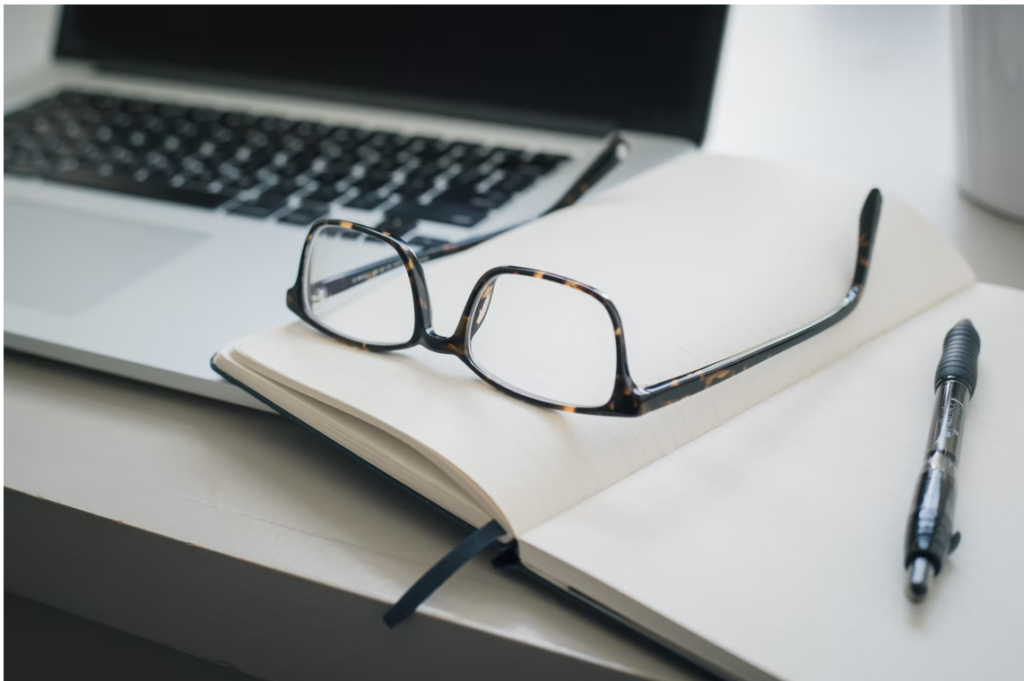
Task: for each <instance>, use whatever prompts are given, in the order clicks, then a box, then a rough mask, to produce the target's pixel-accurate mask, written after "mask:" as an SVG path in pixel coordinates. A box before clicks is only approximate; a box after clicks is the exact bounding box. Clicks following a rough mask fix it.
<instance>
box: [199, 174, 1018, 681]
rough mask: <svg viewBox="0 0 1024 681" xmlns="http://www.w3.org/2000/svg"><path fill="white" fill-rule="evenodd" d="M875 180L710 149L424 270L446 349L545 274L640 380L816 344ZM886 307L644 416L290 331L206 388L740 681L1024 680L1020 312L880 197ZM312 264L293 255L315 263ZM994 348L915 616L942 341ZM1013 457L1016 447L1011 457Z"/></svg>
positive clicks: (235, 362)
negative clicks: (583, 299)
mask: <svg viewBox="0 0 1024 681" xmlns="http://www.w3.org/2000/svg"><path fill="white" fill-rule="evenodd" d="M870 188H871V187H870V185H869V184H867V183H864V182H860V181H857V180H854V179H850V178H847V177H842V176H834V175H828V174H823V173H820V172H815V171H811V170H806V169H792V168H782V167H779V166H775V165H772V164H768V163H763V162H758V161H751V160H744V159H737V158H727V157H715V156H704V155H690V156H687V157H684V158H681V159H679V160H677V161H674V162H672V163H669V164H667V165H664V166H662V167H660V168H659V169H656V170H655V171H653V172H650V173H647V174H645V175H643V176H640V177H638V178H635V179H634V180H632V181H630V182H628V183H626V184H623V185H621V186H620V187H617V188H615V189H613V190H610V191H607V192H604V193H602V194H600V195H598V196H595V197H594V198H593V199H592V200H589V201H587V202H584V203H582V204H580V205H577V206H575V207H573V208H570V209H566V210H563V211H559V212H557V213H554V214H552V215H550V216H548V217H545V218H543V219H541V220H539V221H537V222H535V223H533V224H531V225H528V226H525V227H522V228H520V229H517V230H514V231H512V232H510V233H507V234H505V235H503V236H501V237H498V238H496V239H494V240H491V241H489V242H487V243H485V244H483V245H481V246H478V247H477V248H475V249H472V250H469V251H466V252H465V253H461V254H458V255H455V256H451V257H449V258H445V259H441V260H437V261H434V262H431V263H428V264H427V265H425V270H426V275H427V283H428V285H429V287H430V293H431V299H432V302H433V305H434V307H435V314H434V316H435V319H434V322H435V327H436V328H437V330H438V331H439V332H440V333H442V334H447V333H450V332H451V331H452V330H453V329H454V328H455V325H456V324H457V322H458V320H459V316H460V314H461V307H462V305H463V304H464V303H465V300H466V297H467V295H468V292H469V290H470V288H471V287H472V285H473V283H474V282H475V281H476V280H477V278H479V276H480V275H481V274H482V273H483V272H484V271H486V270H487V269H489V268H490V267H493V266H496V265H520V266H524V267H531V268H536V269H543V270H549V271H552V272H556V273H558V274H562V275H565V276H568V277H571V278H573V279H576V280H578V281H582V282H585V283H587V284H590V285H592V286H594V287H596V288H598V289H600V290H602V291H603V292H605V293H606V294H608V295H609V296H610V297H611V298H612V300H614V301H615V303H616V305H617V306H618V309H619V311H620V313H621V315H622V318H623V330H624V333H625V336H626V339H627V346H628V348H629V359H630V364H631V368H632V370H633V374H634V377H635V378H636V379H637V380H638V381H640V382H655V381H659V380H663V379H665V378H667V377H671V376H676V375H679V374H681V373H684V372H686V371H688V370H691V369H695V368H699V367H701V366H704V365H706V364H709V363H710V362H713V361H716V360H718V359H721V358H723V357H726V356H728V355H731V354H733V353H736V352H739V351H742V350H745V349H746V348H748V347H750V346H752V345H755V344H757V343H760V342H762V341H765V340H767V339H769V338H772V337H775V336H777V335H779V334H782V333H785V332H787V331H790V330H792V329H794V328H797V327H799V326H801V325H803V324H805V323H807V322H809V321H810V320H812V319H815V318H817V317H818V316H820V315H821V314H823V313H825V312H827V311H829V310H831V309H832V308H833V307H834V306H835V305H836V303H837V302H838V301H839V299H841V298H842V296H843V295H844V293H845V292H846V289H847V287H848V286H849V282H850V280H851V278H852V274H853V268H854V254H855V253H856V249H857V220H858V216H859V211H860V208H861V204H862V203H863V201H864V198H865V196H866V195H867V193H868V191H869V189H870ZM882 191H883V195H884V203H883V207H882V214H881V219H880V222H879V227H878V235H877V241H876V245H875V249H874V254H873V258H872V263H871V272H870V275H869V279H868V284H867V288H866V292H865V294H864V297H863V300H862V302H861V303H860V305H859V307H858V308H857V309H856V310H855V311H854V312H853V314H852V315H850V316H849V317H848V318H847V319H845V320H843V321H842V322H840V323H839V324H837V325H836V326H834V327H833V328H831V329H829V330H827V331H825V332H824V333H822V334H821V335H819V336H816V337H814V338H812V339H810V340H809V341H807V342H805V343H802V344H800V345H798V346H796V347H795V348H793V349H791V350H787V351H785V352H784V353H782V354H780V355H778V356H776V357H773V358H771V359H770V360H768V361H767V362H765V363H763V364H761V365H758V366H756V367H754V368H752V369H750V370H749V371H746V372H744V373H742V374H739V375H737V376H736V377H734V378H732V379H730V380H728V381H725V382H723V383H721V384H720V385H717V386H714V387H712V388H711V389H709V390H706V391H704V392H701V393H698V394H697V395H695V396H693V397H690V398H688V399H686V400H683V401H681V402H679V403H677V404H674V405H671V406H669V407H667V408H664V409H661V410H659V411H656V412H652V413H650V414H647V415H645V416H641V417H638V418H612V417H602V416H584V415H580V414H572V413H566V412H561V411H554V410H545V409H542V408H538V407H534V406H531V405H529V404H526V403H525V402H521V401H518V400H515V399H512V398H509V397H507V396H505V395H503V394H501V393H500V392H498V391H497V390H495V389H493V388H491V387H490V386H488V385H487V384H485V383H484V382H482V381H481V380H480V379H478V378H477V377H476V376H475V375H474V374H473V373H472V372H471V371H470V370H469V369H468V368H466V367H464V366H463V365H462V364H461V363H460V362H459V361H457V360H456V359H455V358H453V357H448V356H442V355H437V354H433V353H429V352H427V351H425V350H423V349H413V350H403V351H399V352H394V353H388V354H375V353H369V352H364V351H361V350H359V349H356V348H351V347H347V346H344V345H342V344H340V343H338V342H336V341H333V340H331V339H329V338H327V337H325V336H323V335H321V334H320V333H318V332H317V331H315V330H312V329H310V328H309V327H307V326H305V325H303V324H302V323H299V322H296V323H294V324H290V325H287V326H284V327H281V328H276V329H271V330H268V331H266V332H263V333H260V334H258V335H256V336H253V337H250V338H245V339H241V340H239V341H237V342H235V343H233V344H231V345H230V346H228V347H226V348H224V349H222V350H221V351H220V352H219V353H218V354H217V355H216V356H215V357H214V367H215V368H216V369H217V370H218V371H220V372H221V373H222V374H223V375H225V376H226V377H228V378H229V379H230V380H233V381H235V382H237V383H238V384H240V385H242V386H244V387H246V388H247V389H249V390H250V391H252V392H253V393H255V394H256V395H258V396H260V397H262V398H263V399H264V400H266V401H267V402H268V403H270V404H271V405H273V406H275V407H276V408H278V409H279V410H281V411H282V412H284V413H286V414H289V415H291V416H293V417H295V418H297V419H298V420H300V421H302V422H304V423H305V424H307V425H308V426H310V427H311V428H313V429H315V430H317V431H319V432H321V433H323V434H324V435H326V436H327V437H329V438H331V439H332V440H334V441H335V442H337V443H338V444H339V445H340V446H341V447H342V448H344V449H345V450H347V451H348V452H350V453H353V454H355V455H356V456H358V457H361V458H362V459H363V460H365V461H366V462H368V463H369V464H371V465H372V466H374V467H376V468H378V469H379V470H380V471H382V472H384V473H385V474H386V475H388V476H390V477H392V478H393V479H394V480H396V481H397V482H399V483H400V484H402V485H404V486H406V487H407V488H409V489H410V490H412V491H414V492H415V493H418V494H419V495H421V496H422V497H424V498H426V499H427V500H429V501H431V502H432V503H433V504H436V505H437V506H439V507H440V508H442V509H444V510H445V511H447V512H448V513H450V514H451V515H453V516H455V517H456V518H458V519H461V520H463V521H465V522H466V523H468V524H469V525H472V526H474V527H481V526H483V525H485V524H487V523H488V522H489V521H491V520H497V521H498V522H499V523H500V524H501V526H502V527H503V528H505V530H507V531H508V535H507V536H506V537H505V540H506V541H509V542H511V544H510V545H511V546H513V547H514V550H515V551H516V552H517V555H518V559H519V561H520V563H521V566H522V567H524V568H526V569H527V570H529V571H530V572H531V573H533V574H534V575H535V576H539V577H540V578H542V579H544V580H546V581H548V582H550V583H551V584H553V585H555V586H556V587H558V588H559V589H562V590H565V591H567V592H570V593H572V594H574V595H575V596H576V597H578V598H581V599H583V600H584V601H586V602H587V603H590V604H591V605H593V606H594V607H597V608H599V609H601V610H603V611H604V612H605V613H608V614H612V615H613V616H614V617H616V618H618V619H619V620H620V621H622V622H625V623H627V624H628V625H629V626H631V627H633V628H635V629H636V630H638V631H641V632H643V633H644V634H646V635H647V636H650V637H651V638H653V639H656V640H657V641H659V642H660V643H662V644H664V645H665V646H668V647H669V648H671V649H673V650H676V651H678V652H680V653H682V654H683V655H684V656H685V657H687V658H688V659H690V660H694V661H696V662H698V663H699V664H700V665H701V666H703V667H705V668H707V669H709V670H711V671H713V672H714V673H716V674H719V675H721V676H725V677H727V678H738V679H761V678H779V679H794V680H800V681H802V680H810V679H815V680H818V679H863V678H874V679H903V678H906V677H907V676H908V675H919V676H922V677H924V676H925V675H927V676H929V677H930V678H949V679H953V678H963V677H965V676H968V675H972V676H981V675H983V674H985V673H986V672H993V673H995V672H998V673H999V674H1000V675H1004V676H1005V675H1006V672H1007V671H1014V672H1016V673H1018V674H1020V673H1024V661H1022V659H1021V658H1020V657H1019V655H1017V654H1016V650H1015V646H1014V641H1013V640H1012V639H1013V638H1014V632H1015V631H1018V627H1019V622H1020V621H1022V616H1024V589H1022V588H1021V587H1019V586H1018V581H1017V580H1016V579H1015V577H1016V575H1015V574H1012V573H1011V570H1014V569H1015V565H1019V564H1020V563H1021V561H1022V559H1024V549H1022V548H1020V547H1019V546H1017V547H1015V546H1013V545H1012V544H1007V542H1006V541H1005V538H1006V537H1007V536H1017V535H1019V533H1020V531H1021V530H1020V528H1022V527H1024V504H1022V503H1021V502H1020V500H1018V499H1014V498H1012V496H1011V492H1012V489H1013V481H1014V480H1015V479H1020V476H1024V456H1021V455H1020V453H1019V452H1017V454H1018V456H1016V457H1014V453H1015V452H1013V451H1011V447H1012V446H1017V442H1018V440H1019V438H1014V437H1012V436H1011V432H1010V429H1011V428H1012V427H1014V426H1015V423H1014V417H1017V418H1018V419H1019V417H1020V415H1022V414H1024V391H1022V390H1020V388H1019V387H1018V384H1019V383H1020V382H1021V381H1024V353H1021V352H1020V349H1021V348H1024V292H1020V291H1015V290H1011V289H1005V288H1000V287H995V286H988V285H982V284H976V283H975V282H974V276H973V274H972V272H971V270H970V269H969V267H968V266H967V265H966V263H965V262H964V261H963V259H962V258H961V257H960V256H959V255H958V254H957V253H956V251H955V250H954V249H953V248H952V246H951V245H950V244H948V243H947V242H946V241H945V240H944V239H943V238H942V237H941V236H940V235H939V234H938V233H937V232H936V230H935V229H934V228H933V227H932V226H931V225H929V224H928V223H927V222H926V221H925V220H923V218H921V216H919V215H918V214H917V213H915V212H914V211H913V210H912V209H911V208H909V207H908V206H906V205H905V204H903V203H901V202H900V201H899V199H898V198H896V197H894V196H891V195H888V194H886V193H885V188H884V187H883V188H882ZM297 256H298V254H296V257H297ZM964 317H970V318H971V319H972V320H973V322H974V325H975V327H976V328H977V329H978V331H979V333H980V335H981V338H982V353H981V357H980V377H979V381H978V389H977V397H976V399H975V400H974V403H973V404H972V405H971V409H970V413H969V415H968V422H967V433H966V435H965V443H964V447H963V457H964V463H963V465H962V467H961V481H962V482H961V491H960V499H961V502H960V510H959V514H958V518H957V521H958V524H959V525H960V527H959V529H961V530H962V532H963V535H964V541H963V544H962V545H961V548H960V549H959V550H958V552H957V553H956V554H955V555H954V556H953V558H952V559H951V560H950V562H949V564H948V565H947V567H946V569H944V570H943V575H942V577H941V578H940V579H939V580H938V584H937V586H936V591H937V593H935V594H934V598H932V599H931V600H930V601H929V602H928V603H926V604H924V605H919V606H912V605H911V604H909V603H908V602H907V601H906V599H905V598H904V596H903V592H902V589H903V580H904V574H903V570H902V541H903V531H904V526H905V522H906V518H907V513H908V509H909V504H910V496H911V493H912V491H913V486H914V483H915V481H916V476H917V473H918V471H919V468H920V464H921V459H922V457H923V454H924V452H923V451H922V448H923V445H924V440H925V436H926V430H927V427H928V420H929V418H930V415H931V407H932V400H933V393H932V379H933V375H934V371H935V365H936V363H937V361H938V357H939V355H940V353H941V345H942V339H943V336H944V334H945V332H946V330H948V329H949V328H950V327H951V326H952V325H953V324H954V323H955V322H956V321H958V320H960V319H962V318H964ZM1011 443H1012V444H1011Z"/></svg>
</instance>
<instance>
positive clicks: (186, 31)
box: [57, 6, 725, 143]
mask: <svg viewBox="0 0 1024 681" xmlns="http://www.w3.org/2000/svg"><path fill="white" fill-rule="evenodd" d="M724 23H725V8H724V7H707V6H694V7H635V8H633V7H469V6H465V7H458V6H456V7H452V6H448V7H426V6H419V7H388V6H356V7H353V6H348V7H344V6H343V7H338V6H319V7H309V6H306V7H271V6H263V7H253V6H247V7H246V6H236V7H216V6H177V7H160V6H136V7H130V6H106V7H83V6H74V7H68V8H65V10H64V15H63V20H62V23H61V28H60V34H59V38H58V45H57V55H58V56H60V57H72V58H80V59H87V60H91V61H95V62H97V63H98V64H99V65H100V66H106V67H109V68H115V69H121V70H124V69H129V70H134V71H142V72H150V73H164V74H167V75H174V76H179V77H180V76H187V77H190V78H194V79H203V80H215V81H218V82H234V83H237V84H242V85H250V86H254V85H255V86H260V87H269V88H271V89H276V90H288V91H292V92H301V93H302V94H317V95H320V96H338V97H342V98H346V99H349V100H352V101H360V102H365V103H373V104H386V105H391V106H400V107H405V108H415V109H417V110H421V111H432V112H439V113H452V114H457V115H468V116H474V117H482V118H487V119H491V120H500V121H507V122H515V123H520V124H533V125H540V126H550V127H562V128H566V127H568V128H576V129H581V130H582V129H590V130H592V131H593V132H599V131H600V130H599V129H600V128H612V127H622V128H627V129H632V130H642V131H648V132H658V133H665V134H670V135H678V136H682V137H686V138H688V139H691V140H694V141H696V142H698V143H699V142H700V141H702V139H703V137H704V131H705V128H706V125H707V118H708V112H709V109H710V103H711V93H712V89H713V86H714V79H715V71H716V68H717V64H718V53H719V48H720V45H721V41H722V33H723V30H724ZM297 85H298V86H299V87H296V86H297Z"/></svg>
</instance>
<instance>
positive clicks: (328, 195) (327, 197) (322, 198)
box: [305, 185, 343, 203]
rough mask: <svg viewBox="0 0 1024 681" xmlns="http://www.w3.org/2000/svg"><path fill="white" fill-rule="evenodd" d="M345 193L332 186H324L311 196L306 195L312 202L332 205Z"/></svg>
mask: <svg viewBox="0 0 1024 681" xmlns="http://www.w3.org/2000/svg"><path fill="white" fill-rule="evenodd" d="M342 193H343V192H341V191H339V190H337V189H335V188H334V187H333V186H332V185H327V186H322V187H319V188H318V189H316V190H315V191H313V192H312V193H311V194H307V195H306V197H305V198H306V199H308V200H311V201H319V202H321V203H332V202H333V201H334V200H335V199H337V198H338V197H339V196H341V195H342Z"/></svg>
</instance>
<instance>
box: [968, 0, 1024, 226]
mask: <svg viewBox="0 0 1024 681" xmlns="http://www.w3.org/2000/svg"><path fill="white" fill-rule="evenodd" d="M953 68H954V71H955V73H956V108H957V172H958V176H959V182H960V188H961V189H962V190H963V191H964V192H965V193H966V194H967V195H968V196H969V197H970V198H971V199H973V200H974V201H975V202H977V203H979V204H981V205H982V206H984V207H986V208H989V209H990V210H992V211H994V212H996V213H1001V214H1003V215H1006V216H1008V217H1012V218H1016V219H1018V220H1024V7H1021V6H1016V7H1014V6H999V7H954V8H953Z"/></svg>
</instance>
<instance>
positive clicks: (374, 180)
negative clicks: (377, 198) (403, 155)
mask: <svg viewBox="0 0 1024 681" xmlns="http://www.w3.org/2000/svg"><path fill="white" fill-rule="evenodd" d="M390 181H391V176H390V175H387V176H385V177H369V176H367V177H364V178H363V179H361V180H359V181H358V182H356V183H355V184H353V185H352V186H353V187H355V188H356V189H358V190H359V191H361V192H363V193H364V194H365V193H369V192H375V191H377V190H378V189H380V188H381V187H383V186H384V185H386V184H387V183H388V182H390Z"/></svg>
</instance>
